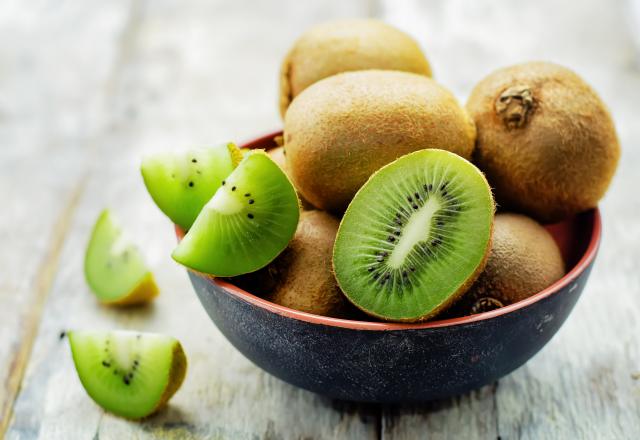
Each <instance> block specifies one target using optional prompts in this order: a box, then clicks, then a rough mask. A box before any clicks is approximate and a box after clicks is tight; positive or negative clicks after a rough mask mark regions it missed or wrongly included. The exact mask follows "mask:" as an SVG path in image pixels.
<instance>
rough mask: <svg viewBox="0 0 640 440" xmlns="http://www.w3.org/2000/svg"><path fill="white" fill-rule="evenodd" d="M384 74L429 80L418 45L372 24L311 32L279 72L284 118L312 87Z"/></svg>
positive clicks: (326, 26)
mask: <svg viewBox="0 0 640 440" xmlns="http://www.w3.org/2000/svg"><path fill="white" fill-rule="evenodd" d="M368 69H383V70H400V71H405V72H413V73H417V74H419V75H425V76H429V77H430V76H431V66H430V65H429V62H428V61H427V59H426V58H425V56H424V54H423V52H422V51H421V49H420V46H419V45H418V43H417V42H416V41H415V40H414V39H413V38H411V37H410V36H409V35H407V34H405V33H404V32H402V31H400V30H399V29H396V28H394V27H392V26H390V25H388V24H386V23H384V22H382V21H379V20H374V19H355V20H354V19H351V20H337V21H330V22H326V23H321V24H319V25H316V26H314V27H312V28H310V29H308V30H307V31H306V32H305V33H304V34H303V35H302V36H300V38H299V39H298V40H297V41H296V42H295V43H294V45H293V47H292V48H291V49H290V50H289V52H288V53H287V55H286V56H285V58H284V60H283V62H282V66H281V69H280V98H279V99H280V114H281V115H282V116H283V117H284V114H285V112H286V110H287V108H288V107H289V104H290V103H291V101H292V100H293V98H295V97H296V96H297V95H299V94H300V93H301V92H302V91H303V90H304V89H306V88H307V87H309V86H310V85H311V84H313V83H315V82H317V81H319V80H321V79H323V78H326V77H328V76H331V75H335V74H337V73H342V72H347V71H355V70H368Z"/></svg>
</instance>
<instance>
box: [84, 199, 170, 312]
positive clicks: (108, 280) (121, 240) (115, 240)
mask: <svg viewBox="0 0 640 440" xmlns="http://www.w3.org/2000/svg"><path fill="white" fill-rule="evenodd" d="M84 274H85V278H86V280H87V283H88V284H89V287H90V288H91V290H92V291H93V293H94V294H95V295H96V297H97V298H98V299H99V300H100V301H101V302H103V303H105V304H116V305H129V304H140V303H144V302H147V301H149V300H151V299H153V298H154V297H155V296H156V295H157V294H158V287H157V285H156V283H155V280H154V278H153V274H152V273H151V272H150V271H149V269H147V266H146V265H145V263H144V259H143V257H142V254H141V252H140V250H138V248H137V247H136V246H135V245H134V244H133V242H132V241H131V240H129V239H128V238H127V236H126V235H125V234H124V232H123V229H122V227H121V226H120V225H119V223H118V221H117V220H116V219H115V217H114V216H113V215H112V214H111V212H110V211H109V210H108V209H105V210H104V211H102V213H101V214H100V216H99V217H98V220H97V221H96V224H95V226H94V228H93V232H92V234H91V238H90V239H89V245H88V246H87V252H86V254H85V260H84Z"/></svg>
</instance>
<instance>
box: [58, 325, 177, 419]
mask: <svg viewBox="0 0 640 440" xmlns="http://www.w3.org/2000/svg"><path fill="white" fill-rule="evenodd" d="M69 343H70V345H71V353H72V356H73V362H74V364H75V367H76V371H77V373H78V377H79V378H80V382H82V386H83V387H84V389H85V390H86V391H87V393H88V394H89V396H90V397H91V398H92V399H93V400H94V401H95V402H96V403H97V404H98V405H100V406H101V407H103V408H104V409H105V410H107V411H109V412H112V413H113V414H116V415H118V416H121V417H126V418H129V419H140V418H142V417H146V416H148V415H150V414H152V413H153V412H155V411H156V410H157V409H158V408H160V407H161V406H162V405H163V404H164V403H165V402H167V401H168V400H169V399H170V398H171V396H172V395H173V394H174V393H175V392H176V391H177V390H178V388H180V385H181V384H182V381H183V380H184V377H185V374H186V369H187V359H186V356H185V354H184V351H183V349H182V346H181V345H180V342H178V341H177V340H176V339H174V338H172V337H170V336H165V335H159V334H153V333H137V332H130V331H110V332H105V331H73V332H70V333H69Z"/></svg>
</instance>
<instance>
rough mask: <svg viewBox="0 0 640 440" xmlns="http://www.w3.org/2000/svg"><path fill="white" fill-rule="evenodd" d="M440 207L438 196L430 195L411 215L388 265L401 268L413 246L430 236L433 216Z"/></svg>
mask: <svg viewBox="0 0 640 440" xmlns="http://www.w3.org/2000/svg"><path fill="white" fill-rule="evenodd" d="M440 207H441V204H440V201H439V200H438V198H437V197H430V198H429V200H427V202H426V203H425V204H424V206H422V208H420V209H419V210H418V211H416V212H414V213H413V214H412V215H411V217H410V218H409V221H408V222H407V224H406V226H405V227H404V230H403V233H402V236H401V237H400V239H399V240H398V244H397V245H396V247H395V248H394V249H393V251H392V252H391V255H390V256H389V262H388V265H389V266H390V267H392V268H394V269H399V268H401V267H402V265H403V264H404V263H405V261H406V258H407V256H408V255H409V253H411V250H412V249H413V247H414V246H415V245H416V244H418V243H420V242H423V241H427V240H428V239H429V238H430V236H431V234H432V233H431V230H432V226H431V224H432V220H433V216H434V214H435V213H436V212H437V211H438V210H439V209H440Z"/></svg>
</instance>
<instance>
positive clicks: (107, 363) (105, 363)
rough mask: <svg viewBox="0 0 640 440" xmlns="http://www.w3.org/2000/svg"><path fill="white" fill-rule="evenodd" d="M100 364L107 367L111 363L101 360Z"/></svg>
mask: <svg viewBox="0 0 640 440" xmlns="http://www.w3.org/2000/svg"><path fill="white" fill-rule="evenodd" d="M102 366H103V367H107V368H108V367H110V366H111V364H110V363H109V362H107V361H102Z"/></svg>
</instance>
